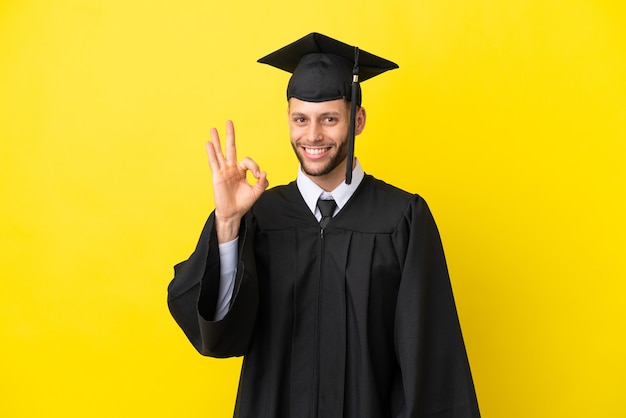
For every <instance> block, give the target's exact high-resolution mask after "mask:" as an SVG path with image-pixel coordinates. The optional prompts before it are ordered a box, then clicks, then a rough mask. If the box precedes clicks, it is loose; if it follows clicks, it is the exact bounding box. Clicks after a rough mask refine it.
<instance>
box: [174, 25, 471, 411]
mask: <svg viewBox="0 0 626 418" xmlns="http://www.w3.org/2000/svg"><path fill="white" fill-rule="evenodd" d="M260 62H264V63H268V64H270V65H273V66H276V67H278V68H281V69H284V70H287V71H290V72H292V73H293V75H292V76H291V79H290V82H289V85H288V88H287V99H288V123H289V130H290V135H291V145H292V146H293V149H294V151H295V153H296V156H297V157H298V160H299V162H300V170H299V171H298V176H297V180H296V181H294V182H292V183H290V184H288V185H284V186H279V187H275V188H272V189H269V190H267V191H265V190H266V188H267V186H268V182H267V178H266V174H265V173H264V172H261V171H260V169H259V167H258V165H257V164H256V163H255V162H254V161H253V160H251V159H244V160H242V161H238V160H237V156H236V147H235V133H234V127H233V125H232V123H230V122H228V123H227V132H226V146H225V150H226V152H225V154H224V153H223V152H222V148H221V144H220V138H219V135H218V133H217V131H216V130H215V129H213V130H211V138H212V141H211V142H210V143H209V144H208V145H207V151H208V155H209V163H210V166H211V173H212V177H213V189H214V198H215V199H214V200H215V211H214V212H213V213H212V214H211V215H210V217H209V219H208V221H207V223H206V225H205V227H204V230H203V232H202V235H201V237H200V241H199V243H198V246H197V248H196V249H195V251H194V253H193V254H192V255H191V257H190V258H189V259H188V260H187V261H185V262H183V263H181V264H179V265H177V266H176V267H175V277H174V280H173V281H172V283H171V284H170V287H169V297H168V302H169V306H170V311H171V312H172V315H173V316H174V318H175V319H176V321H177V322H178V323H179V325H180V326H181V328H182V329H183V330H184V332H185V333H186V335H187V336H188V338H189V340H190V341H191V342H192V344H193V345H194V347H195V348H196V349H197V350H198V351H199V352H200V353H202V354H204V355H209V356H215V357H227V356H239V355H243V356H245V357H244V362H243V367H242V373H241V380H240V385H239V392H238V396H237V403H236V406H235V416H237V417H255V418H259V417H271V418H277V417H290V418H296V417H322V418H332V417H355V418H357V417H358V418H368V417H371V418H386V417H416V418H417V417H424V418H425V417H429V418H431V417H432V418H434V417H437V418H444V417H445V418H451V417H455V418H458V417H463V418H465V417H478V416H479V412H478V406H477V402H476V396H475V393H474V386H473V383H472V377H471V373H470V369H469V365H468V361H467V357H466V353H465V348H464V344H463V339H462V336H461V331H460V327H459V322H458V319H457V313H456V309H455V305H454V299H453V295H452V290H451V287H450V281H449V278H448V273H447V268H446V263H445V258H444V253H443V250H442V246H441V242H440V239H439V234H438V231H437V228H436V225H435V223H434V221H433V218H432V216H431V214H430V211H429V209H428V207H427V205H426V203H425V201H424V200H423V199H422V198H421V197H420V196H418V195H414V194H410V193H407V192H405V191H402V190H400V189H397V188H395V187H393V186H391V185H388V184H386V183H384V182H382V181H380V180H377V179H375V178H374V177H372V176H369V175H366V174H364V172H363V169H362V168H361V165H360V162H359V161H358V160H356V158H354V157H353V156H352V151H353V145H354V142H353V141H354V136H355V135H358V134H360V133H361V131H362V130H363V129H364V127H365V122H366V112H365V109H364V108H363V107H361V106H360V105H361V94H360V86H359V84H358V78H359V77H360V78H361V80H363V79H367V78H369V77H372V76H375V75H377V74H380V73H382V72H384V71H387V70H390V69H393V68H397V65H395V64H394V63H392V62H390V61H387V60H384V59H382V58H380V57H376V56H374V55H372V54H369V53H367V52H365V51H361V50H359V49H358V48H355V47H351V46H349V45H346V44H344V43H341V42H339V41H336V40H334V39H332V38H328V37H326V36H323V35H320V34H317V33H313V34H310V35H307V36H305V37H304V38H302V39H300V40H298V41H296V42H294V43H292V44H290V45H288V46H286V47H284V48H282V49H280V50H278V51H276V52H275V53H273V54H270V55H268V56H267V57H264V58H262V59H261V60H260ZM248 171H250V172H251V173H252V174H253V176H254V177H255V178H256V181H255V182H253V184H250V183H248V181H247V180H246V173H247V172H248ZM344 179H345V180H346V181H345V182H344Z"/></svg>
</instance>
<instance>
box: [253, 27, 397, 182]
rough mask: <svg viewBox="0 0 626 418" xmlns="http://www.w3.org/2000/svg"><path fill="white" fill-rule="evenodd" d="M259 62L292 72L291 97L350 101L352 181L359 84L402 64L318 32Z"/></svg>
mask: <svg viewBox="0 0 626 418" xmlns="http://www.w3.org/2000/svg"><path fill="white" fill-rule="evenodd" d="M258 62H260V63H262V64H269V65H271V66H273V67H276V68H279V69H281V70H285V71H287V72H290V73H292V76H291V78H290V79H289V84H288V85H287V100H289V99H290V98H292V97H295V98H296V99H299V100H302V101H305V102H326V101H330V100H337V99H345V100H349V101H350V131H349V132H348V160H347V161H348V163H347V165H346V183H347V184H350V183H351V181H352V163H351V162H352V160H353V159H354V126H355V118H356V107H357V106H360V105H361V86H360V85H359V83H360V82H361V81H365V80H367V79H370V78H372V77H375V76H377V75H379V74H382V73H384V72H385V71H388V70H393V69H395V68H398V65H397V64H396V63H394V62H391V61H388V60H386V59H384V58H381V57H378V56H376V55H374V54H370V53H369V52H366V51H363V50H361V49H359V48H358V47H356V46H351V45H348V44H345V43H343V42H340V41H338V40H336V39H333V38H330V37H328V36H325V35H322V34H320V33H315V32H313V33H310V34H308V35H306V36H304V37H302V38H300V39H298V40H297V41H295V42H293V43H291V44H289V45H287V46H285V47H282V48H280V49H279V50H277V51H275V52H272V53H271V54H269V55H266V56H265V57H263V58H261V59H259V60H258Z"/></svg>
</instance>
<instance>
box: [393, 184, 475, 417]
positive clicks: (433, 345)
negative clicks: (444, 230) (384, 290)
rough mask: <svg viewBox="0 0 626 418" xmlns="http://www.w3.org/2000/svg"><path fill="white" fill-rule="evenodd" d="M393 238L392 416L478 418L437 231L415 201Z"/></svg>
mask: <svg viewBox="0 0 626 418" xmlns="http://www.w3.org/2000/svg"><path fill="white" fill-rule="evenodd" d="M403 222H404V225H403V226H401V227H400V228H399V229H398V231H400V232H399V233H398V234H397V236H396V238H395V239H396V245H397V246H398V247H397V248H403V250H402V251H405V252H404V253H403V254H400V256H401V257H404V259H403V260H402V262H403V270H402V276H401V282H400V289H399V293H398V301H397V305H396V317H395V318H396V319H395V332H394V338H395V341H394V343H395V349H396V356H397V359H398V363H399V366H400V370H401V374H402V376H401V384H400V385H397V386H396V389H397V390H396V391H395V392H396V393H394V395H393V397H394V404H395V405H396V408H395V409H396V412H397V414H396V415H394V416H397V417H402V418H409V417H420V418H421V417H424V418H426V417H428V418H431V417H433V418H434V417H437V418H444V417H445V418H452V417H454V418H478V417H480V413H479V410H478V402H477V400H476V394H475V390H474V384H473V381H472V376H471V372H470V367H469V363H468V359H467V354H466V351H465V345H464V342H463V337H462V334H461V328H460V325H459V320H458V316H457V311H456V307H455V303H454V297H453V294H452V287H451V284H450V279H449V276H448V269H447V266H446V260H445V256H444V252H443V247H442V244H441V239H440V236H439V232H438V230H437V226H436V224H435V221H434V219H433V217H432V214H431V212H430V210H429V208H428V206H427V204H426V202H425V201H424V200H423V199H422V198H421V197H419V196H417V198H416V200H415V202H414V203H413V204H412V205H410V207H409V209H408V211H407V212H406V213H405V217H404V220H403Z"/></svg>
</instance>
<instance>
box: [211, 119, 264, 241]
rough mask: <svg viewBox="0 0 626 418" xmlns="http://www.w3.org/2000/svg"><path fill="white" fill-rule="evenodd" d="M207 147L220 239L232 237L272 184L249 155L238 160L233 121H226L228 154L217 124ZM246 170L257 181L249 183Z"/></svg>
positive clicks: (225, 239) (229, 239)
mask: <svg viewBox="0 0 626 418" xmlns="http://www.w3.org/2000/svg"><path fill="white" fill-rule="evenodd" d="M206 150H207V154H208V155H209V165H210V166H211V173H212V176H213V198H214V201H215V228H216V231H217V240H218V242H219V243H223V242H228V241H232V240H233V239H235V238H236V237H237V235H238V234H239V225H240V223H241V218H242V217H243V215H244V214H245V213H246V212H247V211H248V210H250V208H251V207H252V205H253V204H254V202H256V200H257V199H258V198H259V197H260V196H261V194H262V193H263V192H264V191H265V189H266V188H267V186H268V185H269V183H268V182H267V174H266V173H265V172H262V171H260V170H259V166H258V164H257V163H255V162H254V161H253V160H252V159H250V158H248V157H246V158H244V159H243V160H241V162H237V148H236V147H235V127H234V126H233V123H232V122H231V121H227V122H226V155H225V156H224V153H223V152H222V147H221V144H220V138H219V134H218V133H217V129H215V128H211V141H209V142H207V144H206ZM247 171H250V172H251V173H252V175H253V176H254V177H255V178H256V179H257V181H256V183H255V184H250V183H248V180H247V179H246V173H247Z"/></svg>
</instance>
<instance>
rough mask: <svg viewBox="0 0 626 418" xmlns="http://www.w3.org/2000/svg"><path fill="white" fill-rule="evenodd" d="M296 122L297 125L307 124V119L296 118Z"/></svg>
mask: <svg viewBox="0 0 626 418" xmlns="http://www.w3.org/2000/svg"><path fill="white" fill-rule="evenodd" d="M294 121H295V122H296V123H304V122H305V119H304V118H295V119H294Z"/></svg>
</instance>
